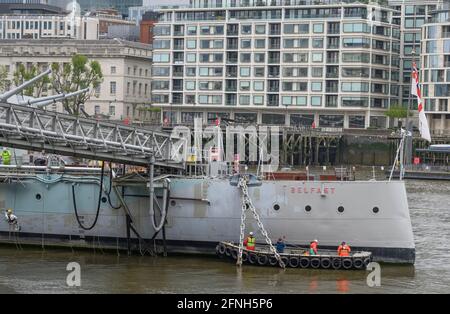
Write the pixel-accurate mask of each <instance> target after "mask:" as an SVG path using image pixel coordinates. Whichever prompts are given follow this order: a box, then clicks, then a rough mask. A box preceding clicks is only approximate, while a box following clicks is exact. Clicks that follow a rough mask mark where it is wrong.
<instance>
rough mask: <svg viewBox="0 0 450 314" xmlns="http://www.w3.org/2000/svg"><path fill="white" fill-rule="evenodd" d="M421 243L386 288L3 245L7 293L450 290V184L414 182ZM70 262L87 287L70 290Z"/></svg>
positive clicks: (208, 263) (385, 273)
mask: <svg viewBox="0 0 450 314" xmlns="http://www.w3.org/2000/svg"><path fill="white" fill-rule="evenodd" d="M407 191H408V198H409V206H410V210H411V219H412V223H413V229H414V235H415V242H416V250H417V251H416V264H415V265H414V266H392V265H382V266H381V286H379V287H373V288H371V287H369V286H368V285H367V283H366V277H367V275H368V274H369V272H365V271H334V270H308V269H306V270H303V269H286V270H285V271H282V270H279V269H276V268H263V267H256V266H244V267H243V268H242V269H241V270H239V269H237V268H236V267H235V266H234V265H233V264H232V263H229V262H226V261H223V260H220V259H217V258H215V257H191V256H170V257H156V258H152V257H148V256H147V257H138V256H131V257H128V256H126V255H121V256H118V255H116V254H111V253H102V252H100V251H98V250H97V251H95V252H93V251H92V252H90V251H83V252H71V251H69V252H68V251H67V250H48V249H45V250H41V249H34V248H33V249H29V248H27V249H23V250H18V249H16V248H15V247H0V293H80V292H82V293H448V292H450V229H449V226H450V182H439V181H414V180H412V181H407ZM69 262H78V263H79V264H80V265H81V286H80V287H68V286H67V283H66V277H67V275H68V274H69V271H67V270H66V266H67V264H68V263H69Z"/></svg>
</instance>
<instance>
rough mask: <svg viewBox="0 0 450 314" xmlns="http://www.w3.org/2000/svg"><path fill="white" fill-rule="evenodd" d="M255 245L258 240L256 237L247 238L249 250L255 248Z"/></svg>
mask: <svg viewBox="0 0 450 314" xmlns="http://www.w3.org/2000/svg"><path fill="white" fill-rule="evenodd" d="M255 244H256V239H255V238H254V237H248V238H247V249H253V248H255Z"/></svg>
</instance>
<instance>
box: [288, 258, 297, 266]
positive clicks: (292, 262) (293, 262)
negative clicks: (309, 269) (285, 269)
mask: <svg viewBox="0 0 450 314" xmlns="http://www.w3.org/2000/svg"><path fill="white" fill-rule="evenodd" d="M288 265H289V267H292V268H297V267H298V265H300V260H299V259H298V257H294V256H293V257H291V258H289V263H288Z"/></svg>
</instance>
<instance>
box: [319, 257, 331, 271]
mask: <svg viewBox="0 0 450 314" xmlns="http://www.w3.org/2000/svg"><path fill="white" fill-rule="evenodd" d="M320 267H322V268H324V269H328V268H330V267H331V259H330V258H329V257H322V258H321V259H320Z"/></svg>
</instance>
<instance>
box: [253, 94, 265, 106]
mask: <svg viewBox="0 0 450 314" xmlns="http://www.w3.org/2000/svg"><path fill="white" fill-rule="evenodd" d="M263 102H264V96H259V95H255V96H253V104H254V105H262V104H263Z"/></svg>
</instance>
